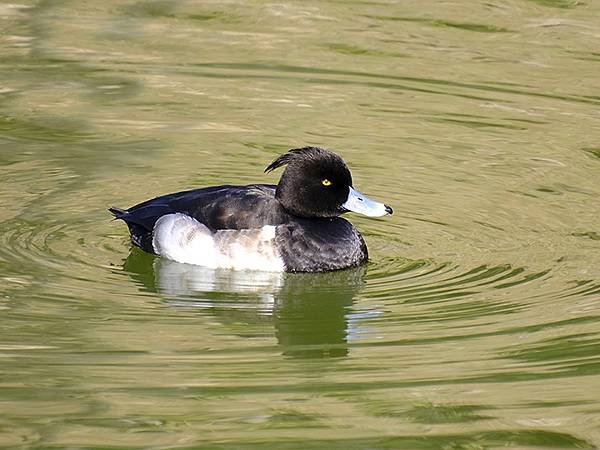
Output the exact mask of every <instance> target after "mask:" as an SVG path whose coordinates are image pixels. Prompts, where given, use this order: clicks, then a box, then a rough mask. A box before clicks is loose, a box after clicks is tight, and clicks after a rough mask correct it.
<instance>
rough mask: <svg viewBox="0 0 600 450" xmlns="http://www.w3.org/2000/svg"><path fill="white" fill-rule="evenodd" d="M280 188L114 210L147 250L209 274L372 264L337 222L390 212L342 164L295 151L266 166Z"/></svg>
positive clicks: (198, 194)
mask: <svg viewBox="0 0 600 450" xmlns="http://www.w3.org/2000/svg"><path fill="white" fill-rule="evenodd" d="M284 166H285V169H284V171H283V173H282V175H281V178H280V180H279V183H278V184H277V185H269V184H250V185H247V186H232V185H223V186H211V187H205V188H200V189H194V190H189V191H183V192H177V193H174V194H167V195H162V196H160V197H156V198H153V199H151V200H147V201H145V202H142V203H140V204H138V205H135V206H132V207H131V208H128V209H120V208H115V207H113V208H109V211H110V212H111V213H112V214H113V215H114V216H115V218H116V219H120V220H123V221H124V222H125V223H126V224H127V226H128V227H129V232H130V234H131V242H132V243H133V245H135V246H137V247H139V248H141V249H142V250H144V251H146V252H149V253H153V254H156V255H160V256H163V257H165V258H168V259H171V260H174V261H177V262H180V263H188V264H196V265H201V266H206V267H211V268H229V269H238V270H265V271H285V272H325V271H332V270H339V269H345V268H349V267H355V266H359V265H361V264H364V263H365V262H366V261H367V260H368V251H367V245H366V244H365V241H364V239H363V237H362V236H361V234H360V233H359V232H358V230H357V229H356V228H355V227H354V226H353V225H352V224H351V223H350V222H348V221H347V220H345V219H343V218H341V217H340V215H341V214H343V213H345V212H349V211H353V212H356V213H360V214H364V215H366V216H370V217H378V216H384V215H386V214H392V208H390V207H389V206H388V205H385V204H383V203H379V202H376V201H373V200H371V199H369V198H367V197H366V196H364V195H362V194H361V193H360V192H358V191H357V190H356V189H355V188H354V187H353V184H352V175H351V174H350V170H349V169H348V167H347V165H346V164H345V163H344V161H343V159H342V158H341V157H340V156H338V155H337V154H335V153H333V152H331V151H329V150H325V149H323V148H320V147H303V148H297V149H292V150H290V151H288V152H287V153H285V154H283V155H281V156H279V157H278V158H277V159H275V160H274V161H273V162H272V163H271V164H269V165H268V166H267V168H266V169H265V172H271V171H272V170H275V169H278V168H280V167H284Z"/></svg>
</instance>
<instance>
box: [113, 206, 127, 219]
mask: <svg viewBox="0 0 600 450" xmlns="http://www.w3.org/2000/svg"><path fill="white" fill-rule="evenodd" d="M108 210H109V211H110V212H111V214H112V215H113V216H115V219H122V218H123V217H124V216H126V215H127V211H126V210H124V209H121V208H117V207H116V206H112V207H110V208H108Z"/></svg>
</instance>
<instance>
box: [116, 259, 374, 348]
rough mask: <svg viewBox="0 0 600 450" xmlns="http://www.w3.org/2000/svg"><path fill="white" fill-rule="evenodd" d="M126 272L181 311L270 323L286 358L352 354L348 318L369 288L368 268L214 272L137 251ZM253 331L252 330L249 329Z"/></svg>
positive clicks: (252, 322) (240, 321)
mask: <svg viewBox="0 0 600 450" xmlns="http://www.w3.org/2000/svg"><path fill="white" fill-rule="evenodd" d="M123 268H124V269H125V270H126V271H127V272H128V273H129V274H130V276H131V277H132V278H134V279H135V280H136V281H137V282H140V283H142V284H143V285H144V286H145V287H146V288H147V289H149V290H151V291H156V292H159V293H160V294H161V295H163V296H164V297H165V301H166V302H168V303H169V304H170V305H173V306H177V307H186V308H189V307H198V308H202V311H203V312H206V311H210V312H211V314H212V315H214V316H215V317H218V318H219V320H221V321H222V322H224V323H231V324H233V323H235V324H236V327H235V331H234V330H232V333H234V334H239V325H240V323H242V324H247V325H256V323H257V322H264V321H265V320H266V321H269V322H272V324H273V326H274V327H275V335H276V337H277V340H278V343H279V345H280V346H281V347H282V351H283V353H284V354H285V355H288V356H292V357H300V358H325V357H342V356H346V355H348V339H349V335H348V334H349V329H348V315H349V314H350V313H351V308H350V307H351V305H352V303H353V301H354V298H355V296H356V295H357V293H358V292H359V291H360V290H361V289H362V286H363V285H364V281H363V279H364V273H365V269H364V267H359V268H354V269H348V270H343V271H337V272H329V273H321V274H291V273H278V272H258V271H232V270H222V269H218V270H214V269H208V268H206V267H200V266H193V265H188V264H180V263H176V262H173V261H170V260H167V259H164V258H154V257H152V256H149V255H147V254H143V253H141V252H138V251H136V250H135V249H134V250H132V252H131V253H130V255H129V257H128V258H127V260H126V261H125V264H124V266H123ZM249 328H251V327H249Z"/></svg>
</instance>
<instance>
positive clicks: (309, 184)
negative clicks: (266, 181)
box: [265, 147, 392, 217]
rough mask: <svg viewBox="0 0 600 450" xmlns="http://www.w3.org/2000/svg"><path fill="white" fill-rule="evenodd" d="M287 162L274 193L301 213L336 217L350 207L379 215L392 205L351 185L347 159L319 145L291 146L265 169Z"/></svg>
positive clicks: (297, 214) (289, 210)
mask: <svg viewBox="0 0 600 450" xmlns="http://www.w3.org/2000/svg"><path fill="white" fill-rule="evenodd" d="M284 165H287V167H286V168H285V170H284V171H283V174H282V175H281V179H280V180H279V184H278V185H277V191H276V193H275V197H276V198H277V199H278V200H279V202H280V203H281V204H282V205H283V207H284V208H285V209H286V210H287V211H288V212H290V213H291V214H294V215H296V216H299V217H336V216H339V215H340V214H342V213H345V212H348V211H354V212H357V213H360V214H364V215H366V216H371V217H378V216H384V215H386V214H392V208H390V207H389V206H388V205H384V204H383V203H379V202H375V201H373V200H371V199H369V198H367V197H366V196H364V195H362V194H361V193H360V192H358V191H357V190H356V189H354V187H353V186H352V175H351V174H350V170H349V169H348V166H346V163H344V160H342V158H340V157H339V156H338V155H336V154H335V153H332V152H330V151H328V150H324V149H322V148H319V147H303V148H296V149H293V150H290V151H289V152H287V153H285V154H283V155H281V156H280V157H279V158H277V159H276V160H275V161H273V162H272V163H271V164H269V166H268V167H267V168H266V169H265V172H270V171H272V170H274V169H277V168H278V167H281V166H284Z"/></svg>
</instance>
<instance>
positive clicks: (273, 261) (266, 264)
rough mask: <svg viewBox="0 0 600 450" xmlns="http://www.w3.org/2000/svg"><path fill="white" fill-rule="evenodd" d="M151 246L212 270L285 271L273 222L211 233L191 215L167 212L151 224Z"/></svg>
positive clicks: (176, 258)
mask: <svg viewBox="0 0 600 450" xmlns="http://www.w3.org/2000/svg"><path fill="white" fill-rule="evenodd" d="M152 246H153V247H154V251H155V252H156V253H157V254H158V255H161V256H164V257H165V258H169V259H172V260H173V261H177V262H180V263H187V264H195V265H198V266H204V267H210V268H213V269H216V268H224V269H237V270H264V271H269V272H281V271H283V270H284V265H283V260H282V259H281V257H280V256H279V254H278V252H277V249H276V248H275V227H274V226H272V225H266V226H264V227H262V228H256V229H251V230H219V231H217V232H215V233H213V232H211V231H210V230H209V229H208V228H207V227H206V226H205V225H204V224H202V223H200V222H198V221H197V220H196V219H194V218H193V217H190V216H187V215H185V214H181V213H176V214H167V215H166V216H162V217H161V218H160V219H158V220H157V221H156V225H154V233H153V239H152Z"/></svg>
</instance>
